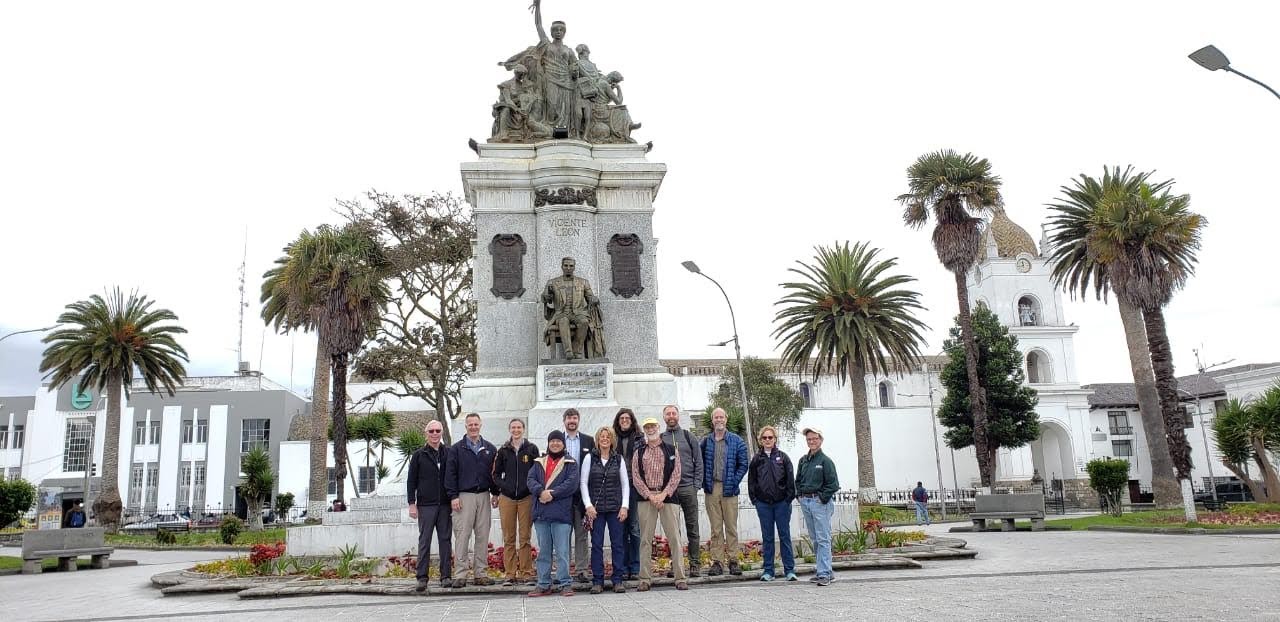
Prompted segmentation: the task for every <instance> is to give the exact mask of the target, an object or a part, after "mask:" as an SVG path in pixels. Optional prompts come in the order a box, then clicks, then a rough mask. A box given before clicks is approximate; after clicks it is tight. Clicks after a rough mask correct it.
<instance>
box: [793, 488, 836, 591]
mask: <svg viewBox="0 0 1280 622" xmlns="http://www.w3.org/2000/svg"><path fill="white" fill-rule="evenodd" d="M835 511H836V504H835V502H834V501H828V502H826V503H823V502H822V501H819V500H818V498H817V497H801V498H800V512H801V513H802V514H804V525H805V528H807V529H808V530H809V539H810V540H813V549H814V551H813V555H814V557H815V558H816V559H815V561H816V562H817V566H818V568H817V576H818V578H819V579H821V578H823V577H828V578H829V577H831V576H832V570H831V515H832V514H835Z"/></svg>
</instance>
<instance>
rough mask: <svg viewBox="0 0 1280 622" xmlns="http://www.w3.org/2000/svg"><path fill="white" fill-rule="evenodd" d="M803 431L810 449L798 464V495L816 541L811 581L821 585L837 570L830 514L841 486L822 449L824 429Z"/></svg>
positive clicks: (810, 534)
mask: <svg viewBox="0 0 1280 622" xmlns="http://www.w3.org/2000/svg"><path fill="white" fill-rule="evenodd" d="M802 433H803V434H804V442H805V444H806V445H807V446H808V447H809V453H806V454H805V455H804V456H801V458H800V464H799V465H797V466H796V496H797V497H799V498H800V512H801V513H802V514H804V523H805V527H806V528H807V530H808V531H809V540H811V541H813V549H814V557H815V558H816V562H817V563H816V565H817V571H816V573H815V574H814V576H813V578H812V579H810V581H813V582H815V583H817V584H818V585H819V586H827V585H831V581H832V580H834V579H835V574H834V572H833V571H832V568H831V517H832V516H833V515H834V514H835V509H836V504H835V499H834V497H835V494H836V492H837V491H839V490H840V479H839V478H838V477H836V465H835V463H834V462H832V461H831V458H828V457H827V455H826V454H824V453H822V431H821V430H819V429H818V428H814V427H808V428H805V429H804V430H803V431H802Z"/></svg>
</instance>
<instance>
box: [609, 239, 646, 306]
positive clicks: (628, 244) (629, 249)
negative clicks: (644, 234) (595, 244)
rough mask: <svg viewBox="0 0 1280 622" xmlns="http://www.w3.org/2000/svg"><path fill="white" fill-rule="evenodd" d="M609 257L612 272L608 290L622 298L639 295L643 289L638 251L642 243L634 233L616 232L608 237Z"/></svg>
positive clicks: (639, 251) (642, 248)
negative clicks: (611, 283) (611, 280)
mask: <svg viewBox="0 0 1280 622" xmlns="http://www.w3.org/2000/svg"><path fill="white" fill-rule="evenodd" d="M608 249H609V258H610V259H611V262H610V263H611V267H612V272H613V287H611V288H609V291H611V292H613V293H614V294H616V295H618V296H622V297H623V298H631V297H632V296H639V295H640V292H643V291H644V285H641V284H640V282H641V278H640V253H643V252H644V243H643V242H641V241H640V236H638V235H636V234H634V233H627V234H622V233H616V234H614V236H613V237H612V238H609V246H608Z"/></svg>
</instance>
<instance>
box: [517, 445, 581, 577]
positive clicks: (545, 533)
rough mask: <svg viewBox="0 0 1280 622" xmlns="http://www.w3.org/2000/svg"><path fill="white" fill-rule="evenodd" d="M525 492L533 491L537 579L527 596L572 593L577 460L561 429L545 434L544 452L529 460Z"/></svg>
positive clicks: (577, 484)
mask: <svg viewBox="0 0 1280 622" xmlns="http://www.w3.org/2000/svg"><path fill="white" fill-rule="evenodd" d="M528 486H529V493H530V494H532V495H533V528H534V530H535V531H537V532H538V583H537V588H535V589H534V590H533V591H532V592H530V593H529V596H547V595H549V594H552V593H554V589H559V590H560V595H562V596H573V579H572V578H570V576H569V537H570V534H571V533H572V531H573V529H572V525H571V523H572V522H573V498H574V492H576V491H577V490H578V487H579V480H578V462H577V461H576V460H574V459H573V455H572V454H570V453H569V452H567V451H565V446H564V432H561V431H560V430H552V431H551V433H550V434H548V435H547V453H546V455H544V456H542V457H541V458H538V459H537V460H535V461H534V462H533V469H532V470H530V471H529V479H528ZM553 559H554V560H555V566H556V583H555V588H554V589H553V588H552V585H551V563H552V560H553Z"/></svg>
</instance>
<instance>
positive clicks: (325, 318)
mask: <svg viewBox="0 0 1280 622" xmlns="http://www.w3.org/2000/svg"><path fill="white" fill-rule="evenodd" d="M284 251H285V255H284V256H283V257H281V258H280V259H277V260H276V267H275V268H272V269H271V270H269V271H267V273H266V274H264V275H263V277H264V280H263V283H262V297H261V300H262V303H263V308H262V317H263V319H264V320H266V321H267V322H268V323H270V324H272V325H274V326H275V327H276V328H277V329H283V330H286V331H287V330H291V329H295V328H302V329H308V328H315V330H316V336H317V353H316V361H317V364H316V368H317V369H316V382H315V385H314V386H313V390H312V409H313V414H312V416H313V421H312V430H311V433H312V434H311V443H312V445H311V483H310V490H311V493H310V494H309V495H308V500H307V501H308V515H311V507H313V506H314V505H315V503H316V497H317V496H319V497H320V505H321V506H323V505H324V497H323V491H324V490H325V489H326V487H327V485H328V472H327V466H326V460H325V456H324V448H325V447H326V446H327V441H328V426H327V425H326V422H325V421H324V418H323V416H322V414H321V413H323V410H322V411H320V412H317V411H315V408H316V406H317V405H318V404H320V403H321V402H323V401H324V394H325V391H324V390H323V389H324V387H323V386H322V385H323V384H330V383H325V382H321V378H320V377H321V375H325V376H326V379H327V376H328V375H329V374H332V383H331V392H332V402H331V404H330V405H329V409H330V412H331V413H332V420H333V462H334V471H335V472H337V473H345V472H346V470H347V390H346V389H347V370H348V364H349V362H350V357H351V355H352V354H354V353H355V352H356V351H358V350H359V349H360V346H361V345H363V343H364V341H365V340H366V339H367V338H369V337H370V336H371V335H372V332H373V330H374V329H375V328H376V326H377V322H378V318H379V317H380V315H381V313H382V309H383V307H384V306H385V304H386V301H387V300H388V299H389V298H390V290H389V289H388V288H387V285H386V283H385V282H384V280H383V279H384V278H385V276H386V274H387V271H388V269H389V267H390V263H389V262H388V261H387V258H386V255H385V253H384V252H383V249H382V246H381V245H380V244H379V243H378V242H377V240H376V239H375V238H374V236H373V235H372V233H371V232H370V231H369V230H368V229H366V228H365V227H363V226H361V225H358V224H355V223H350V224H347V225H345V226H343V227H341V228H333V227H330V226H328V225H321V226H320V227H317V228H316V232H315V233H314V234H311V233H309V232H307V231H303V232H302V234H301V235H300V236H299V237H298V239H297V240H296V241H294V242H293V243H291V244H289V245H288V246H286V247H285V249H284ZM322 357H323V358H324V359H326V362H327V363H328V369H327V370H326V372H327V373H326V372H322V371H321V369H323V368H324V367H325V365H323V364H322V363H321V361H322ZM317 446H318V447H319V449H318V450H317ZM317 451H318V452H319V459H317ZM336 479H337V498H338V499H339V500H344V499H345V495H344V492H345V482H346V478H344V477H337V478H336ZM317 492H319V493H320V494H319V495H317ZM315 511H316V512H317V514H316V515H322V512H323V508H317V509H316V510H315Z"/></svg>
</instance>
